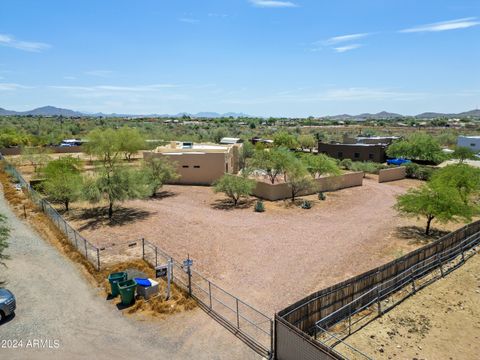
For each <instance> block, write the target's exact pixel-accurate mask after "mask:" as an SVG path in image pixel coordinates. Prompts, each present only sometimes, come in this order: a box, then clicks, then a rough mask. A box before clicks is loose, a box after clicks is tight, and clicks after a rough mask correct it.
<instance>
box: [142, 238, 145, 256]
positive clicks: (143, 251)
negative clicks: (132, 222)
mask: <svg viewBox="0 0 480 360" xmlns="http://www.w3.org/2000/svg"><path fill="white" fill-rule="evenodd" d="M142 259H143V260H145V239H144V238H142Z"/></svg>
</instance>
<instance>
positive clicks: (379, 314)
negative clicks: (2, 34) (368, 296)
mask: <svg viewBox="0 0 480 360" xmlns="http://www.w3.org/2000/svg"><path fill="white" fill-rule="evenodd" d="M377 307H378V316H382V303H381V302H380V289H379V288H378V285H377Z"/></svg>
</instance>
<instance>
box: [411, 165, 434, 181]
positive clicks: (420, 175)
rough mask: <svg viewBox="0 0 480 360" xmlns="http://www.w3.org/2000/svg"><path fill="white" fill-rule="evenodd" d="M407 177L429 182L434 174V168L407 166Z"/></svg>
mask: <svg viewBox="0 0 480 360" xmlns="http://www.w3.org/2000/svg"><path fill="white" fill-rule="evenodd" d="M405 168H406V173H407V177H408V178H411V179H418V180H425V181H427V180H429V179H430V177H431V176H432V174H433V168H431V167H429V166H424V165H418V164H415V163H409V164H406V165H405Z"/></svg>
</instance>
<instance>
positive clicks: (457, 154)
mask: <svg viewBox="0 0 480 360" xmlns="http://www.w3.org/2000/svg"><path fill="white" fill-rule="evenodd" d="M452 159H457V160H458V162H459V163H460V164H463V163H464V162H465V160H469V159H475V152H473V151H472V150H470V149H469V148H468V147H465V146H457V147H455V151H454V152H453V154H452Z"/></svg>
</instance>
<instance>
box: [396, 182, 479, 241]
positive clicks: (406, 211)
mask: <svg viewBox="0 0 480 360" xmlns="http://www.w3.org/2000/svg"><path fill="white" fill-rule="evenodd" d="M395 208H396V209H397V210H398V211H399V212H400V213H401V214H403V215H405V216H417V217H418V216H422V217H425V218H426V220H427V224H426V228H425V235H429V234H430V227H431V223H432V221H433V220H434V219H436V220H437V221H439V222H441V223H447V222H450V221H457V220H464V221H471V218H472V216H473V215H474V214H475V213H476V212H477V209H476V207H475V206H473V205H471V204H468V203H467V204H466V203H465V202H464V201H463V200H462V198H461V196H460V194H459V193H458V191H457V190H456V189H454V188H450V187H446V186H438V185H432V184H431V183H428V184H425V185H423V186H422V187H420V188H417V189H410V190H408V191H407V193H405V194H403V195H400V196H398V198H397V203H396V205H395Z"/></svg>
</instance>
